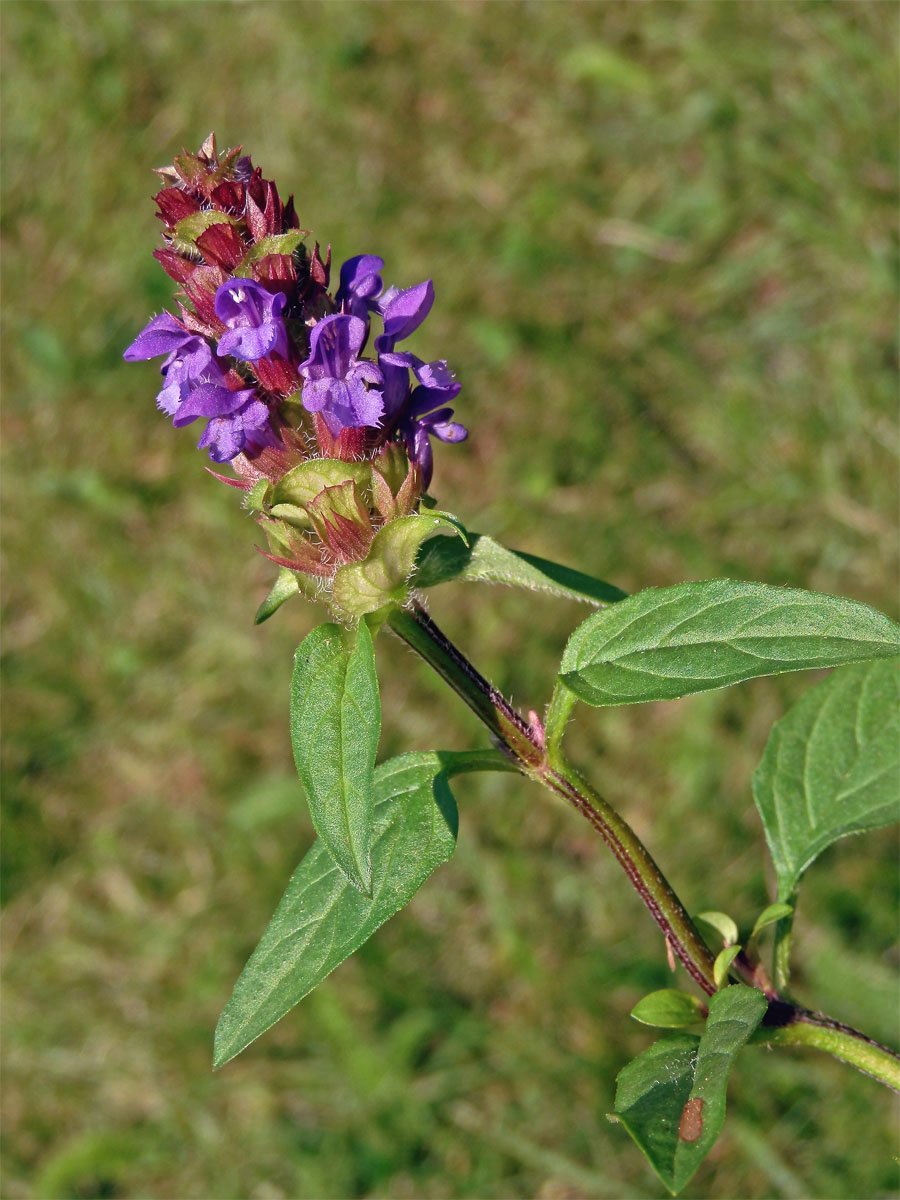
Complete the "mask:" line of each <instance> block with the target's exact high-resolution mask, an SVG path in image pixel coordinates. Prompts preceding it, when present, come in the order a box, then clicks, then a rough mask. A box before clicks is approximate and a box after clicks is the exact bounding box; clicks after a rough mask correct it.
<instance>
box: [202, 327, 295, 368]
mask: <svg viewBox="0 0 900 1200" xmlns="http://www.w3.org/2000/svg"><path fill="white" fill-rule="evenodd" d="M278 332H279V331H278V329H277V327H276V326H275V324H274V323H273V322H271V321H267V322H265V323H264V324H262V325H258V326H255V327H254V326H252V325H249V326H244V327H243V328H239V329H229V330H227V331H226V332H225V333H223V334H222V336H221V337H220V338H219V345H218V350H217V353H218V354H220V355H225V354H230V355H231V356H232V358H241V359H243V360H244V361H245V362H256V361H257V359H260V358H265V356H266V355H267V354H269V353H271V351H272V350H273V349H274V348H275V343H276V342H277V341H278ZM282 357H284V356H283V355H282Z"/></svg>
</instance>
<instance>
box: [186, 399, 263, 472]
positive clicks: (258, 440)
mask: <svg viewBox="0 0 900 1200" xmlns="http://www.w3.org/2000/svg"><path fill="white" fill-rule="evenodd" d="M198 417H209V418H210V421H209V424H208V425H207V426H206V430H205V431H204V434H203V436H202V437H201V439H200V441H199V442H198V443H197V446H198V447H199V448H202V447H208V448H209V457H210V458H211V459H212V460H213V462H218V463H223V462H230V461H231V459H232V458H234V457H235V455H237V454H240V453H241V451H242V450H250V451H251V453H252V451H254V450H256V449H262V447H263V446H264V445H273V444H275V437H274V433H273V432H272V427H271V425H270V424H269V409H268V407H267V406H266V405H265V404H263V402H262V401H261V400H257V399H256V393H255V391H254V389H253V388H241V389H239V390H238V391H236V392H233V391H231V390H230V389H229V388H227V387H225V386H224V385H223V384H221V383H201V384H200V385H199V386H198V387H195V388H194V389H193V391H192V392H191V394H190V395H189V396H188V398H187V399H186V400H185V401H184V403H183V404H182V405H181V406H180V407H179V409H178V412H177V413H176V414H175V417H174V419H173V421H172V424H173V425H174V426H175V427H176V428H180V427H181V426H182V425H190V423H191V422H192V421H196V420H197V418H198Z"/></svg>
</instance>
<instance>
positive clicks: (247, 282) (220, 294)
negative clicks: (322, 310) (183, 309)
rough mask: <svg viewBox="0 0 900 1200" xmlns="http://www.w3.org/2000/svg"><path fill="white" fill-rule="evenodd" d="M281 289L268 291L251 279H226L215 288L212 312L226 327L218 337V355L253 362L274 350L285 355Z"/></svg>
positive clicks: (287, 354)
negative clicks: (228, 355)
mask: <svg viewBox="0 0 900 1200" xmlns="http://www.w3.org/2000/svg"><path fill="white" fill-rule="evenodd" d="M286 303H287V297H286V296H285V295H284V293H283V292H270V291H267V290H266V288H264V287H263V285H262V284H261V283H257V282H256V280H254V279H227V280H226V281H225V283H223V284H220V286H219V287H218V289H217V290H216V298H215V310H216V315H217V316H218V317H219V319H220V320H221V321H224V322H225V324H226V325H227V326H228V329H227V331H226V332H225V333H223V334H222V336H221V338H219V354H230V355H232V356H233V357H235V358H241V359H244V360H245V361H246V362H256V361H257V360H258V359H260V358H265V357H266V355H268V354H272V353H273V352H274V353H277V354H280V355H281V357H282V358H287V357H288V356H289V351H288V341H287V330H286V329H285V326H284V320H283V318H282V316H281V313H282V311H283V309H284V306H285V304H286Z"/></svg>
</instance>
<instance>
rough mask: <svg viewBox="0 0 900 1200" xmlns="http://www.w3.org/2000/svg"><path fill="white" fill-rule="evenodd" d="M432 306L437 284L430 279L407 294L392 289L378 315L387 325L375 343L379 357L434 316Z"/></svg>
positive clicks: (383, 299)
mask: <svg viewBox="0 0 900 1200" xmlns="http://www.w3.org/2000/svg"><path fill="white" fill-rule="evenodd" d="M432 304H434V284H433V283H432V282H431V280H430V279H426V280H425V282H424V283H417V284H416V286H415V287H411V288H406V289H405V290H404V291H398V290H397V288H393V287H392V288H388V290H387V291H386V292H385V293H384V294H383V295H382V297H381V299H380V300H379V301H378V311H379V312H380V313H381V316H382V319H383V321H384V333H382V334H381V336H380V337H378V338H376V339H375V349H376V350H378V351H379V353H382V352H385V353H390V351H391V350H393V349H394V346H395V345H396V343H397V342H401V341H403V339H404V338H407V337H409V335H410V334H411V333H413V332H414V331H415V330H416V329H418V328H419V326H420V325H421V324H422V322H423V321H424V320H425V318H426V317H427V316H428V314H429V313H430V312H431V306H432Z"/></svg>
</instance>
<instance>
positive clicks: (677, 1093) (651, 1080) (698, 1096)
mask: <svg viewBox="0 0 900 1200" xmlns="http://www.w3.org/2000/svg"><path fill="white" fill-rule="evenodd" d="M687 999H689V998H687ZM766 1008H767V1001H766V998H765V996H764V995H763V994H762V992H758V991H756V989H755V988H749V987H744V986H743V985H741V984H737V985H734V986H733V987H727V988H725V989H724V990H723V991H721V992H717V993H716V994H715V995H714V996H713V997H712V998H711V1000H710V1001H709V1016H708V1017H707V1020H706V1025H705V1026H704V1029H703V1033H702V1035H701V1036H700V1037H699V1038H698V1037H694V1036H692V1035H690V1034H678V1035H677V1036H675V1037H669V1038H663V1039H662V1041H659V1042H656V1043H654V1045H652V1046H650V1047H649V1048H648V1049H647V1050H645V1051H644V1052H643V1053H642V1054H639V1055H638V1056H637V1058H635V1059H633V1060H632V1062H630V1063H629V1064H628V1065H627V1066H626V1067H623V1068H622V1070H621V1071H620V1072H619V1075H618V1079H617V1081H616V1082H617V1087H616V1103H615V1111H616V1115H617V1116H618V1118H619V1120H620V1121H621V1122H622V1124H623V1125H624V1126H625V1128H626V1129H627V1130H628V1132H629V1133H630V1134H631V1136H632V1137H633V1138H634V1140H635V1141H636V1142H637V1144H638V1146H639V1147H640V1148H641V1150H642V1151H643V1152H644V1154H645V1155H646V1156H647V1159H648V1160H649V1162H650V1165H651V1166H652V1167H653V1169H654V1171H655V1172H656V1173H657V1175H658V1176H659V1177H660V1179H661V1180H662V1181H663V1183H664V1184H665V1185H666V1187H667V1188H668V1189H669V1191H670V1192H672V1193H673V1194H674V1193H677V1192H679V1191H681V1189H682V1188H683V1187H684V1186H685V1184H686V1183H687V1182H688V1180H689V1179H690V1178H691V1176H692V1175H693V1174H694V1172H695V1171H696V1170H697V1168H698V1167H699V1166H700V1164H701V1163H702V1162H703V1160H704V1158H706V1156H707V1154H709V1152H710V1150H711V1149H712V1147H713V1145H714V1143H715V1141H716V1138H717V1137H718V1136H719V1133H720V1132H721V1129H722V1125H723V1123H724V1120H725V1093H726V1088H727V1084H728V1076H729V1074H730V1073H731V1068H732V1066H733V1065H734V1060H735V1058H736V1056H737V1053H738V1051H739V1050H740V1049H741V1047H742V1046H743V1045H745V1044H746V1042H747V1041H748V1040H749V1039H750V1038H751V1037H752V1035H753V1033H754V1031H755V1030H756V1028H757V1026H758V1025H759V1023H760V1021H761V1020H762V1019H763V1016H764V1015H765V1012H766ZM639 1019H640V1018H639Z"/></svg>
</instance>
